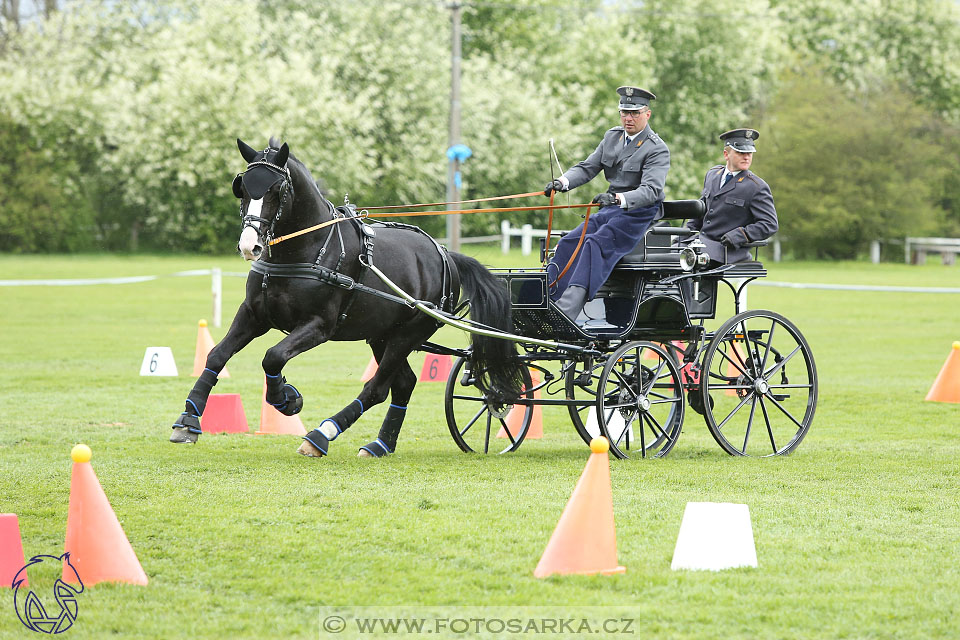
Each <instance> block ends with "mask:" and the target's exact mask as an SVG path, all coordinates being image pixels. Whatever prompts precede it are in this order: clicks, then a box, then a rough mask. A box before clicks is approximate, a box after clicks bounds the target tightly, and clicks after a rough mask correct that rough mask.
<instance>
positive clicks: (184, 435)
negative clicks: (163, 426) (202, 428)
mask: <svg viewBox="0 0 960 640" xmlns="http://www.w3.org/2000/svg"><path fill="white" fill-rule="evenodd" d="M199 437H200V434H199V433H192V432H191V431H189V430H188V429H186V428H184V427H174V428H173V433H171V434H170V442H176V443H181V442H188V443H190V444H196V442H197V439H198V438H199Z"/></svg>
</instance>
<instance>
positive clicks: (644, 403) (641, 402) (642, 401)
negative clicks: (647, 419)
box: [637, 396, 650, 413]
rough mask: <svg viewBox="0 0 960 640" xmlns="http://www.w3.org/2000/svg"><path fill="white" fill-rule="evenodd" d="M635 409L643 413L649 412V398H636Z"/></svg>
mask: <svg viewBox="0 0 960 640" xmlns="http://www.w3.org/2000/svg"><path fill="white" fill-rule="evenodd" d="M637 407H638V408H639V409H640V411H643V412H644V413H646V412H648V411H650V398H648V397H647V396H640V397H639V398H637Z"/></svg>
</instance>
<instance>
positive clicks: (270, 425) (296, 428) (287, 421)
mask: <svg viewBox="0 0 960 640" xmlns="http://www.w3.org/2000/svg"><path fill="white" fill-rule="evenodd" d="M267 433H279V434H289V435H294V436H305V435H307V430H306V429H304V427H303V421H302V420H301V419H300V416H299V415H292V416H285V415H283V414H282V413H280V412H279V411H277V410H276V409H274V408H273V407H271V406H270V405H269V404H268V403H267V379H266V378H264V379H263V403H262V404H261V406H260V429H259V430H258V431H257V435H258V436H262V435H264V434H267Z"/></svg>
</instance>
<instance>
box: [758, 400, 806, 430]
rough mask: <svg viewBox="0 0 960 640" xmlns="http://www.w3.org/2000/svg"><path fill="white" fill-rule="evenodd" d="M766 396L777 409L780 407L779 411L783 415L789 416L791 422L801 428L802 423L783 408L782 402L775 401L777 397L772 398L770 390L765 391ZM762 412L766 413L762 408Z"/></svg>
mask: <svg viewBox="0 0 960 640" xmlns="http://www.w3.org/2000/svg"><path fill="white" fill-rule="evenodd" d="M766 398H767V399H768V400H769V401H770V402H772V403H773V404H774V405H775V406H776V407H777V409H780V411H781V412H782V413H783V415H785V416H787V417H788V418H790V420H791V421H792V422H793V424H795V425H797V426H798V427H800V428H801V429H802V428H803V425H802V424H801V423H800V422H799V421H798V420H797V419H796V418H794V417H793V415H792V414H791V413H790V412H789V411H787V410H786V408H785V407H784V406H783V405H782V404H780V403H779V402H777V399H776V398H774V397H773V395H772V394H770V392H767V394H766ZM764 413H766V410H764Z"/></svg>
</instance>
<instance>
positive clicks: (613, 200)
mask: <svg viewBox="0 0 960 640" xmlns="http://www.w3.org/2000/svg"><path fill="white" fill-rule="evenodd" d="M593 203H594V204H598V205H600V206H601V207H612V206H613V205H619V204H620V202H619V201H618V200H617V196H615V195H614V194H612V193H608V192H606V191H604V192H603V193H598V194H597V196H596V197H595V198H594V199H593Z"/></svg>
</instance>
